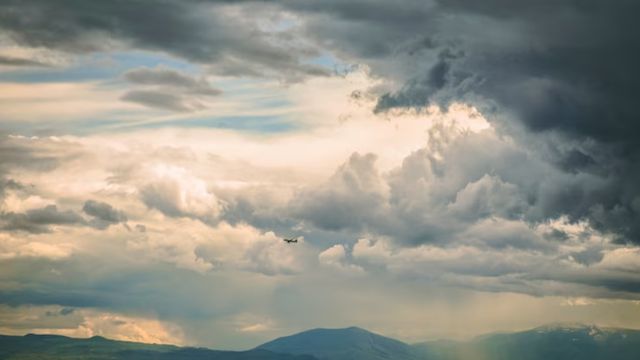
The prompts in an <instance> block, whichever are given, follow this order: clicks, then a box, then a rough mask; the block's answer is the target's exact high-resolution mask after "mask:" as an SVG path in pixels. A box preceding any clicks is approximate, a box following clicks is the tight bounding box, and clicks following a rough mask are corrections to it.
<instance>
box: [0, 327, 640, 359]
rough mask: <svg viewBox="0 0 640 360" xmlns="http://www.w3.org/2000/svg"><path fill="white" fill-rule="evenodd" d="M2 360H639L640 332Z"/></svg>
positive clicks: (31, 344)
mask: <svg viewBox="0 0 640 360" xmlns="http://www.w3.org/2000/svg"><path fill="white" fill-rule="evenodd" d="M0 359H1V360H4V359H7V360H9V359H11V360H18V359H21V360H24V359H44V360H53V359H56V360H72V359H73V360H76V359H77V360H79V359H88V360H106V359H110V360H204V359H211V360H216V359H217V360H347V359H349V360H365V359H366V360H382V359H386V360H418V359H424V360H515V359H518V360H573V359H580V360H638V359H640V330H626V329H611V328H600V327H596V326H587V325H554V326H545V327H540V328H536V329H532V330H528V331H522V332H515V333H505V334H491V335H485V336H480V337H477V338H475V339H474V340H471V341H467V342H457V341H449V340H440V341H428V342H423V343H419V344H414V345H408V344H406V343H403V342H401V341H398V340H394V339H391V338H388V337H384V336H381V335H377V334H374V333H371V332H369V331H366V330H364V329H360V328H357V327H350V328H346V329H314V330H309V331H304V332H301V333H298V334H294V335H291V336H285V337H281V338H278V339H275V340H273V341H270V342H268V343H265V344H263V345H260V346H258V347H257V348H255V349H253V350H249V351H217V350H209V349H204V348H189V347H184V348H183V347H177V346H173V345H154V344H142V343H135V342H126V341H115V340H109V339H105V338H103V337H99V336H95V337H92V338H89V339H74V338H69V337H65V336H58V335H26V336H2V335H0Z"/></svg>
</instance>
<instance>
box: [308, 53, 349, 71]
mask: <svg viewBox="0 0 640 360" xmlns="http://www.w3.org/2000/svg"><path fill="white" fill-rule="evenodd" d="M306 63H308V64H312V65H319V66H322V67H325V68H327V69H329V70H333V71H334V72H335V73H336V74H339V75H345V74H347V73H349V72H351V71H352V70H353V64H349V63H345V62H343V61H342V60H340V59H338V58H337V57H335V56H334V55H333V54H331V53H329V52H324V53H322V54H321V55H320V56H316V57H314V58H311V59H308V60H306Z"/></svg>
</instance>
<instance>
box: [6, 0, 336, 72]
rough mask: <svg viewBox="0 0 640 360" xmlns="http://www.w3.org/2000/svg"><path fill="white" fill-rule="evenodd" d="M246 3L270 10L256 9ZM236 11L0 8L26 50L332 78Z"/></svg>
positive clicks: (162, 4)
mask: <svg viewBox="0 0 640 360" xmlns="http://www.w3.org/2000/svg"><path fill="white" fill-rule="evenodd" d="M243 3H246V4H247V5H246V6H257V7H258V8H259V9H264V7H265V5H263V4H253V2H251V1H248V2H243ZM238 4H240V2H230V1H209V2H206V1H175V0H162V1H150V0H144V1H135V2H130V1H123V0H114V1H98V2H86V1H81V0H55V1H45V0H29V1H18V0H9V1H3V2H2V4H0V29H2V30H4V32H5V33H6V34H7V35H8V36H9V37H10V38H11V39H13V40H14V41H16V42H17V43H19V44H21V45H24V46H31V47H45V48H51V49H56V50H61V51H66V52H71V53H87V52H94V51H104V50H111V49H122V48H130V47H131V48H139V49H147V50H152V51H162V52H166V53H169V54H172V55H175V56H178V57H181V58H185V59H187V60H190V61H193V62H197V63H202V64H220V65H221V67H220V68H221V69H224V68H225V67H227V66H230V65H232V64H233V66H234V67H235V69H236V71H237V72H240V73H243V72H242V70H241V69H240V68H241V66H240V65H241V64H245V65H247V67H248V68H249V69H250V70H248V71H249V73H250V74H253V73H254V72H255V71H256V69H258V68H261V67H262V68H264V70H265V71H266V72H274V71H275V72H276V73H277V74H279V75H280V76H281V77H285V78H289V77H292V76H294V77H303V76H305V74H307V73H311V74H319V73H325V74H326V71H324V70H322V69H321V68H320V67H318V66H312V65H308V64H303V62H302V61H301V58H302V57H306V56H308V55H313V50H310V49H304V48H301V47H299V46H294V45H284V44H280V45H275V44H274V42H273V41H269V40H268V39H267V38H268V37H269V36H268V34H266V33H265V32H263V31H262V30H260V29H259V28H257V27H256V26H255V23H252V22H250V21H248V20H247V19H245V18H244V17H245V16H248V15H249V13H245V14H242V16H235V17H234V16H230V15H228V14H226V13H225V12H224V8H229V7H234V6H236V7H237V5H238ZM223 7H224V8H223ZM265 11H266V9H265ZM254 13H255V11H254ZM256 64H258V66H257V65H256ZM262 75H263V74H262Z"/></svg>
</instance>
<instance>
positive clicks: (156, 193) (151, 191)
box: [140, 164, 222, 222]
mask: <svg viewBox="0 0 640 360" xmlns="http://www.w3.org/2000/svg"><path fill="white" fill-rule="evenodd" d="M150 175H151V178H150V179H149V181H148V182H147V184H146V185H145V186H144V187H143V188H142V189H141V194H140V195H141V197H142V201H143V202H144V203H145V204H146V205H147V206H148V207H150V208H152V209H156V210H158V211H160V212H161V213H163V214H164V215H166V216H171V217H179V216H186V217H193V218H197V219H201V220H203V221H206V222H213V221H215V220H216V219H217V217H218V215H219V214H220V211H221V209H222V204H220V202H219V201H218V199H217V197H216V196H215V195H214V194H213V193H211V192H210V191H209V189H208V188H207V184H206V183H205V182H204V181H203V180H202V179H199V178H197V177H195V176H193V175H191V174H189V171H188V170H186V169H184V168H181V167H175V166H166V165H162V164H161V165H157V166H155V167H154V168H153V169H152V170H151V174H150Z"/></svg>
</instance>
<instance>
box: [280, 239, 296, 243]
mask: <svg viewBox="0 0 640 360" xmlns="http://www.w3.org/2000/svg"><path fill="white" fill-rule="evenodd" d="M282 240H283V241H284V242H286V243H287V244H291V243H297V242H298V239H297V238H295V239H282Z"/></svg>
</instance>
